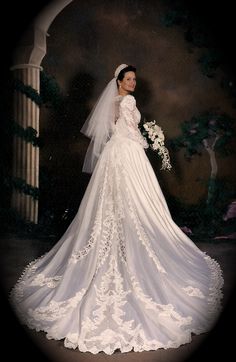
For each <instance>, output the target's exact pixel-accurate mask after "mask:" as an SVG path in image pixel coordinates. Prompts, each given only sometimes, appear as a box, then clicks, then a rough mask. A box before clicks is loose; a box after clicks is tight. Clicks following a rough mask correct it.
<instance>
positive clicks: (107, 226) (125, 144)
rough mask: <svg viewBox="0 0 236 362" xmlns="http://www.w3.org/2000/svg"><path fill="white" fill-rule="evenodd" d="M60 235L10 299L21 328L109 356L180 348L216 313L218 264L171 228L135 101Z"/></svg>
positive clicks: (121, 112)
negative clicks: (30, 329) (40, 332)
mask: <svg viewBox="0 0 236 362" xmlns="http://www.w3.org/2000/svg"><path fill="white" fill-rule="evenodd" d="M116 105H117V107H116V110H117V121H116V124H115V125H114V130H113V134H112V136H111V138H110V139H109V141H108V142H107V143H106V145H105V147H104V150H103V152H102V153H101V155H100V157H99V159H98V162H97V165H96V167H95V170H94V172H93V174H92V176H91V179H90V182H89V185H88V187H87V190H86V192H85V195H84V197H83V200H82V202H81V205H80V207H79V210H78V212H77V214H76V216H75V217H74V219H73V221H72V223H71V224H70V226H69V227H68V229H67V231H66V232H65V234H64V235H63V236H62V237H61V239H60V240H59V241H58V243H57V244H56V245H55V246H54V247H53V248H52V249H51V250H50V251H49V252H48V253H46V254H45V255H43V256H41V257H40V258H38V259H36V260H35V261H33V262H31V263H30V264H29V265H28V266H27V267H26V268H25V270H24V272H23V274H22V276H21V277H20V279H19V280H18V282H17V283H16V285H15V286H14V288H13V289H12V291H11V296H10V300H11V303H12V306H13V307H14V309H15V310H16V313H17V315H18V317H19V319H20V320H21V322H22V323H24V324H26V325H27V326H28V327H29V328H33V329H36V330H37V331H40V330H41V331H45V332H47V338H49V339H50V338H52V339H57V340H59V339H64V345H65V346H66V347H68V348H74V349H75V348H78V349H79V350H80V351H83V352H85V351H90V352H92V353H98V352H100V351H104V352H105V353H107V354H112V353H113V352H114V351H115V350H116V349H120V350H121V352H127V351H130V350H132V349H133V350H134V351H144V350H156V349H158V348H165V349H166V348H170V347H171V348H174V347H175V348H176V347H178V346H180V345H181V344H184V343H187V342H190V341H191V333H194V334H199V333H202V332H206V331H209V330H210V329H211V328H212V327H213V326H214V323H215V322H216V320H217V318H218V316H219V312H220V309H221V298H222V291H221V288H222V285H223V277H222V271H221V268H220V266H219V264H218V263H217V262H216V261H215V260H213V259H212V258H210V257H209V256H208V255H206V254H205V253H204V252H202V251H200V249H198V247H197V246H196V245H195V244H194V243H193V242H192V241H191V240H190V239H189V238H188V237H187V235H186V234H184V232H183V231H182V230H181V229H180V228H179V227H178V226H177V225H176V224H175V222H174V221H173V220H172V217H171V214H170V212H169V209H168V207H167V204H166V201H165V198H164V196H163V193H162V191H161V189H160V186H159V183H158V181H157V178H156V176H155V173H154V171H153V169H152V167H151V164H150V162H149V160H148V158H147V156H146V153H145V150H144V148H145V147H146V143H145V142H146V141H145V139H144V138H143V137H142V135H141V133H140V131H139V128H138V123H139V122H140V113H139V111H138V109H137V108H136V102H135V98H134V97H133V96H131V95H127V96H125V97H121V96H118V97H116Z"/></svg>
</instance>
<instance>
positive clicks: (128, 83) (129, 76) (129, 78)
mask: <svg viewBox="0 0 236 362" xmlns="http://www.w3.org/2000/svg"><path fill="white" fill-rule="evenodd" d="M118 83H119V90H120V92H121V93H130V92H133V91H134V90H135V87H136V75H135V73H134V72H127V73H125V76H124V78H123V79H122V80H119V82H118Z"/></svg>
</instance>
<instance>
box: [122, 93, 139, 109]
mask: <svg viewBox="0 0 236 362" xmlns="http://www.w3.org/2000/svg"><path fill="white" fill-rule="evenodd" d="M121 105H122V106H128V107H134V106H135V105H136V100H135V98H134V96H133V95H132V94H127V95H126V96H124V97H123V99H122V101H121Z"/></svg>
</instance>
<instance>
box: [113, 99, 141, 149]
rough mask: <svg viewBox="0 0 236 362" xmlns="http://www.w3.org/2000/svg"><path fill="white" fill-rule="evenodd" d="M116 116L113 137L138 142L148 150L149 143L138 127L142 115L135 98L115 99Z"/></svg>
mask: <svg viewBox="0 0 236 362" xmlns="http://www.w3.org/2000/svg"><path fill="white" fill-rule="evenodd" d="M115 114H116V117H115V126H114V129H113V135H114V136H121V137H127V138H130V139H132V140H134V141H136V142H138V143H139V144H140V145H141V146H142V147H143V148H147V147H148V144H147V141H146V140H145V138H143V136H142V134H141V133H140V130H139V127H138V125H139V122H140V120H141V114H140V112H139V110H138V108H137V107H136V101H135V98H134V97H133V96H132V95H126V96H120V95H119V96H117V97H116V98H115Z"/></svg>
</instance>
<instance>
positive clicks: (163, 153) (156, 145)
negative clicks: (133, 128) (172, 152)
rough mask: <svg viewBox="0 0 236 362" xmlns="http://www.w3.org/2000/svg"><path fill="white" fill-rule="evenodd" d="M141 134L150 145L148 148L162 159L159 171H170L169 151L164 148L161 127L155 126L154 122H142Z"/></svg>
mask: <svg viewBox="0 0 236 362" xmlns="http://www.w3.org/2000/svg"><path fill="white" fill-rule="evenodd" d="M141 132H142V135H143V136H144V137H145V138H146V140H147V142H148V144H149V145H150V148H151V149H152V150H154V151H157V152H158V155H159V156H160V157H161V158H162V167H161V170H170V169H171V168H172V166H171V163H170V156H169V151H168V149H167V148H166V147H165V144H164V141H165V136H164V133H163V131H162V129H161V127H160V126H158V125H157V124H156V121H155V120H154V121H151V122H147V121H146V120H144V122H143V123H142V128H141Z"/></svg>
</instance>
